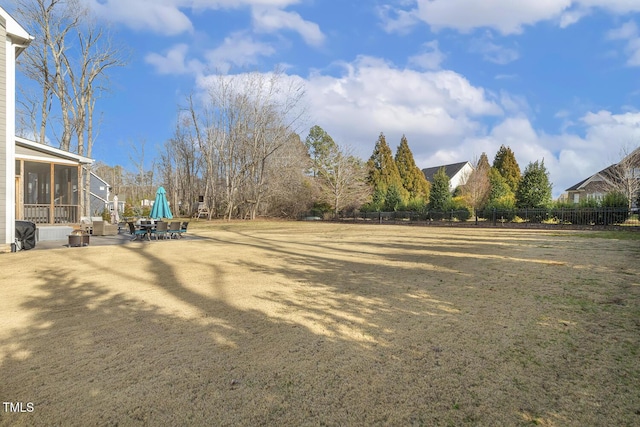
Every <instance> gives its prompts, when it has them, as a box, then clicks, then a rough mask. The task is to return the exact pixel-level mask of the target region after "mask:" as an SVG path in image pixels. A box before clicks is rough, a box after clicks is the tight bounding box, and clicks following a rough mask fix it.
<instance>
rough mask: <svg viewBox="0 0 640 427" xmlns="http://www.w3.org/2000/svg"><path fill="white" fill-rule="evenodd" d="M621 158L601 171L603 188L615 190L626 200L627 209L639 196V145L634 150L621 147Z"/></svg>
mask: <svg viewBox="0 0 640 427" xmlns="http://www.w3.org/2000/svg"><path fill="white" fill-rule="evenodd" d="M620 157H621V160H620V161H619V162H618V163H616V164H615V165H612V166H610V167H608V168H607V169H605V170H604V171H602V175H603V178H604V188H605V191H607V192H612V191H617V192H619V193H621V194H623V195H624V196H625V197H626V198H627V201H628V209H629V210H631V207H632V206H633V204H634V203H635V202H638V198H639V197H640V147H638V148H636V149H635V150H630V149H629V148H623V149H622V150H621V153H620Z"/></svg>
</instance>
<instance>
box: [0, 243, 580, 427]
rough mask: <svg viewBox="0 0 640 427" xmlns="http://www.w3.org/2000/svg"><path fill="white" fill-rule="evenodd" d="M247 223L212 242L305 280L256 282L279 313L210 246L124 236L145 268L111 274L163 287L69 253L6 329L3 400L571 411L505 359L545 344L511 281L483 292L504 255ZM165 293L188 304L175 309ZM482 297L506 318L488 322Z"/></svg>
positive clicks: (516, 417)
mask: <svg viewBox="0 0 640 427" xmlns="http://www.w3.org/2000/svg"><path fill="white" fill-rule="evenodd" d="M238 236H239V238H238V239H223V238H217V239H211V240H210V241H209V240H207V241H202V242H199V244H200V245H209V244H211V243H212V242H216V241H217V242H218V243H216V244H220V243H222V244H224V245H229V246H221V247H222V248H223V249H221V250H224V248H230V247H232V246H233V245H239V246H240V247H246V248H247V249H250V250H251V251H253V252H252V253H253V254H254V255H255V256H253V257H251V258H250V259H241V258H239V257H238V258H237V259H236V260H235V261H234V262H235V263H236V264H237V265H239V266H241V267H243V268H244V270H246V271H247V273H246V274H251V276H250V277H252V278H256V277H257V278H258V279H260V278H265V277H269V278H270V279H273V278H274V277H275V278H276V279H275V280H283V281H286V282H285V283H286V286H288V287H290V289H288V290H285V289H283V287H282V286H280V287H275V288H273V289H272V290H269V291H265V292H263V293H261V294H260V295H259V296H258V297H259V298H260V299H261V300H262V301H263V302H265V303H266V306H267V307H269V309H268V310H266V311H261V310H258V309H240V308H238V306H236V305H234V304H233V303H231V302H230V298H229V295H228V292H232V291H234V289H238V288H237V287H240V286H242V281H243V280H247V277H249V276H246V275H243V276H241V277H230V276H229V275H228V274H227V273H225V270H224V268H221V267H220V265H219V262H218V261H217V259H216V257H215V255H210V256H208V257H203V256H201V253H202V252H201V248H202V247H201V246H190V247H188V249H187V250H189V251H191V253H190V255H191V258H192V259H193V262H192V263H190V264H189V265H185V266H183V267H182V266H176V264H174V263H169V262H166V260H163V259H161V258H160V257H159V256H157V255H155V254H154V252H153V249H154V247H153V245H140V246H136V247H133V246H128V245H125V246H122V247H120V248H118V249H114V251H116V250H117V251H123V253H124V255H123V256H122V255H121V258H119V259H126V260H127V265H128V266H135V267H134V268H128V269H125V270H124V271H116V270H114V271H113V272H112V274H111V275H108V278H109V279H108V280H114V281H126V282H131V283H134V284H135V283H136V282H137V283H139V286H140V287H141V288H144V289H147V288H148V289H149V290H150V291H151V290H153V291H154V292H155V291H158V290H159V291H161V292H159V293H158V292H155V293H154V295H155V297H154V299H152V298H149V299H146V298H145V297H144V295H145V293H144V292H140V293H138V294H136V295H139V296H138V297H136V298H134V297H131V296H130V295H129V294H128V293H127V294H117V293H114V292H113V288H111V287H110V286H109V283H105V282H98V281H96V280H95V279H94V278H92V277H79V275H78V274H76V273H75V272H74V270H73V263H71V262H70V264H69V265H65V266H62V267H61V268H58V269H52V270H45V271H40V272H38V278H39V279H40V280H41V281H42V283H41V284H40V285H38V286H37V288H36V289H35V291H34V292H33V294H32V295H31V296H29V297H28V298H27V301H26V302H25V303H24V304H23V306H22V307H21V309H22V310H24V311H27V312H28V313H29V314H30V316H31V317H30V318H29V320H28V324H27V325H24V326H22V327H20V328H19V329H17V330H15V331H14V332H13V333H12V335H11V337H10V338H8V339H5V340H3V341H0V349H1V350H2V351H3V352H4V353H5V357H4V359H3V360H2V364H1V365H0V378H2V383H0V398H2V400H4V401H21V402H33V403H34V405H35V408H34V412H33V413H25V414H7V413H2V412H0V424H1V425H20V424H22V425H50V424H60V425H86V424H100V425H117V424H124V425H136V424H139V425H181V424H182V425H184V424H193V425H213V424H217V425H301V424H313V425H320V424H335V425H354V424H356V425H376V424H377V425H447V424H455V425H459V424H463V423H465V422H467V423H470V424H503V425H514V424H517V423H522V422H526V420H527V419H526V417H527V416H529V417H532V419H534V420H540V419H543V418H541V417H542V416H546V417H550V418H553V417H554V415H553V414H556V415H557V417H556V418H553V419H555V421H556V422H560V423H563V421H567V420H566V419H564V420H563V418H562V416H561V415H558V414H560V413H562V412H563V411H565V410H566V407H565V406H563V405H566V404H567V402H565V401H562V399H563V396H560V395H559V394H558V393H560V392H562V389H560V390H558V389H556V388H553V387H552V388H551V389H548V388H546V385H545V384H544V381H545V379H544V378H541V379H540V380H538V379H536V378H535V376H536V374H538V373H539V372H541V371H542V370H544V367H541V366H535V364H534V363H533V362H532V365H533V366H531V367H529V368H528V367H527V366H525V365H523V360H524V358H525V356H526V355H524V356H522V357H521V358H519V359H516V360H509V359H507V357H508V352H509V351H511V350H512V349H514V348H515V349H517V350H520V349H521V348H526V347H527V346H528V345H531V344H532V343H533V341H530V342H527V341H526V340H527V339H529V338H532V337H531V336H529V335H527V332H526V331H522V330H521V329H517V328H516V329H513V330H512V329H505V328H504V325H502V324H500V322H499V320H500V319H504V318H506V317H504V316H507V317H508V316H519V315H520V314H519V313H518V312H517V310H518V306H517V302H514V301H512V306H511V307H509V299H510V298H512V297H513V294H512V293H510V292H505V293H504V294H503V295H500V294H495V296H492V297H490V298H489V299H487V298H486V296H484V297H482V298H480V296H481V295H482V294H483V293H485V294H484V295H486V293H487V292H491V293H493V292H495V291H496V289H493V290H492V289H490V288H489V284H487V286H486V287H482V286H478V283H482V275H483V274H485V273H486V272H487V271H488V270H489V269H491V268H493V264H491V262H489V263H488V266H487V267H483V269H479V270H478V271H467V269H465V265H464V259H463V258H459V257H457V258H453V257H451V256H449V255H447V254H442V255H434V254H426V255H425V254H420V253H408V254H403V253H398V252H397V250H398V246H397V244H393V245H389V246H388V247H387V248H385V246H384V244H383V245H382V248H381V249H380V251H369V250H366V249H363V248H351V247H350V246H348V245H347V246H346V247H342V248H337V247H336V246H335V245H334V244H333V243H331V244H329V243H321V244H318V245H315V246H313V247H312V246H311V245H306V244H304V243H303V244H299V245H294V247H291V245H288V244H286V242H282V241H279V240H277V239H269V238H258V237H254V236H250V235H247V234H243V235H238ZM305 247H306V248H307V249H308V250H304V251H302V250H300V248H305ZM185 248H187V247H185ZM312 249H315V250H312ZM414 249H415V248H414ZM471 250H472V251H474V252H476V253H477V252H481V249H479V248H477V247H474V248H472V249H471ZM387 252H389V253H391V254H390V255H388V254H386V253H387ZM256 254H258V255H256ZM85 255H86V256H83V259H82V261H81V262H89V263H93V264H95V265H93V267H94V268H100V266H101V264H100V263H99V262H98V261H96V260H94V259H92V258H91V256H90V253H88V252H87V253H85ZM383 258H386V261H385V262H382V259H383ZM265 259H267V260H269V262H266V263H265V262H262V261H261V260H265ZM271 261H274V262H271ZM276 261H277V262H276ZM514 263H516V261H509V264H514ZM520 264H524V265H528V266H530V268H531V269H534V268H535V266H531V265H530V263H520ZM181 267H182V268H189V269H197V271H199V272H200V274H199V276H198V277H200V279H199V283H185V282H184V280H183V279H181V277H182V270H181ZM484 268H486V270H485V269H484ZM140 270H143V271H142V273H143V274H142V275H141V271H140ZM141 277H144V278H145V281H141V279H140V278H141ZM264 280H266V279H264ZM469 283H471V284H472V285H469ZM490 295H494V294H490ZM165 297H166V298H168V299H170V300H172V301H173V300H176V301H179V302H180V303H181V304H178V305H177V308H176V309H174V310H169V309H168V307H169V306H168V305H165V304H163V299H162V298H165ZM149 300H152V301H153V302H148V301H149ZM496 305H498V306H496ZM484 312H491V313H492V314H494V315H495V318H494V319H493V320H492V321H490V322H488V323H486V324H481V325H478V324H476V323H477V322H476V323H474V318H475V317H476V316H479V315H480V314H483V313H484ZM501 316H502V317H501ZM483 318H484V317H483ZM533 338H535V337H533ZM530 376H533V378H531V377H530ZM558 381H570V379H560V380H558ZM553 396H555V398H556V399H557V400H555V401H553V400H552V398H551V397H553ZM550 414H551V415H550Z"/></svg>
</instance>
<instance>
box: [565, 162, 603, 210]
mask: <svg viewBox="0 0 640 427" xmlns="http://www.w3.org/2000/svg"><path fill="white" fill-rule="evenodd" d="M613 166H615V165H611V166H609V167H608V168H605V169H602V170H601V171H600V172H596V173H595V174H593V175H591V176H590V177H589V178H586V179H583V180H582V181H580V182H579V183H577V184H575V185H573V186H571V187H569V188H567V189H566V190H565V191H566V192H567V199H568V201H569V202H571V203H574V204H578V203H580V202H582V201H585V200H587V199H596V200H600V199H602V198H603V197H604V195H605V193H606V192H607V186H608V183H607V180H606V178H605V174H606V172H607V170H608V169H610V168H611V167H613Z"/></svg>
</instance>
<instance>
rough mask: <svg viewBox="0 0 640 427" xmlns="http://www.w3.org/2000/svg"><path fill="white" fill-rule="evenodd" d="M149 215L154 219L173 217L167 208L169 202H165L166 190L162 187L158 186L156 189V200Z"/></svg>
mask: <svg viewBox="0 0 640 427" xmlns="http://www.w3.org/2000/svg"><path fill="white" fill-rule="evenodd" d="M150 216H151V218H155V219H159V218H167V219H171V218H173V215H171V209H169V202H167V192H166V191H165V190H164V187H160V188H158V191H156V200H155V201H154V202H153V207H152V208H151V214H150Z"/></svg>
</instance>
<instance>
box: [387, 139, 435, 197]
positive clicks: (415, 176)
mask: <svg viewBox="0 0 640 427" xmlns="http://www.w3.org/2000/svg"><path fill="white" fill-rule="evenodd" d="M395 160H396V166H397V167H398V173H399V174H400V179H401V180H402V186H403V187H404V189H405V190H407V192H408V193H409V199H410V200H416V201H417V200H422V201H423V202H425V203H426V202H427V200H429V187H430V186H431V184H429V181H427V179H426V178H425V176H424V174H423V173H422V171H421V170H420V168H418V166H416V162H415V160H414V159H413V153H412V152H411V149H410V148H409V143H408V142H407V138H406V137H405V136H404V135H402V139H401V140H400V145H399V146H398V150H397V151H396V157H395Z"/></svg>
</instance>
